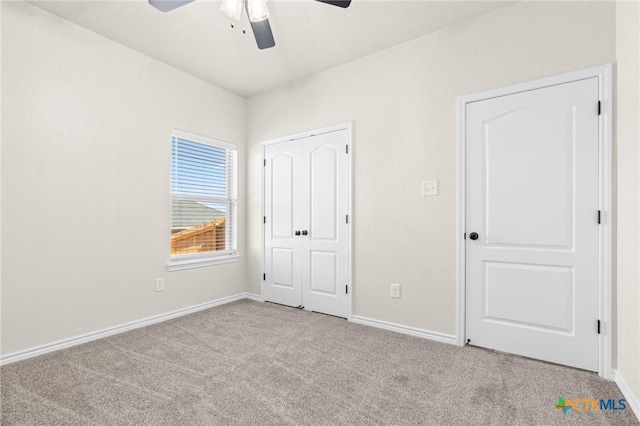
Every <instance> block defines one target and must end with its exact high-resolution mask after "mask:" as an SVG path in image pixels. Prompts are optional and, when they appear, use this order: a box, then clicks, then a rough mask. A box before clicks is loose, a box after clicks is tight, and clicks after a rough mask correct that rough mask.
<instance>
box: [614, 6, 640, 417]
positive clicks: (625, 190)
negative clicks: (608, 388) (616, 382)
mask: <svg viewBox="0 0 640 426" xmlns="http://www.w3.org/2000/svg"><path fill="white" fill-rule="evenodd" d="M639 27H640V5H639V3H638V2H637V1H633V2H630V1H618V2H616V56H617V65H616V69H617V74H616V77H617V80H616V84H617V99H616V149H617V159H618V164H617V182H618V184H617V186H618V194H617V207H618V210H617V247H616V249H617V268H616V275H617V277H616V278H617V280H616V281H617V287H616V293H617V333H616V339H617V362H616V370H617V372H618V374H619V375H620V376H622V378H623V379H624V381H625V382H626V384H627V385H628V386H629V389H630V390H631V392H633V394H634V396H635V398H636V401H638V399H637V398H639V397H640V313H639V311H640V245H639V244H640V240H639V239H640V222H639V220H640V205H639V198H640V189H639V188H640V174H639V173H638V169H639V166H640V155H639V147H640V28H639ZM638 402H640V401H638ZM639 415H640V413H639Z"/></svg>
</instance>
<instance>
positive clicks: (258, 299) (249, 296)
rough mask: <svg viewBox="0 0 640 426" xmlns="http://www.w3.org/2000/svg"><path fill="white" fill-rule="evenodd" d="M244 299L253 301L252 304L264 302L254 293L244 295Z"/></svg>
mask: <svg viewBox="0 0 640 426" xmlns="http://www.w3.org/2000/svg"><path fill="white" fill-rule="evenodd" d="M244 297H245V298H247V299H249V300H253V301H254V302H264V299H263V298H262V296H260V295H259V294H255V293H244Z"/></svg>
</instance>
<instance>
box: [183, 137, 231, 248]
mask: <svg viewBox="0 0 640 426" xmlns="http://www.w3.org/2000/svg"><path fill="white" fill-rule="evenodd" d="M236 152H237V151H236V149H235V146H234V145H232V144H228V143H225V142H220V141H216V140H214V139H210V138H207V137H203V136H198V135H192V134H189V133H186V132H182V131H177V130H174V131H173V132H172V136H171V255H172V259H174V258H181V259H191V258H201V257H212V256H224V255H233V254H235V252H236V198H237V194H236Z"/></svg>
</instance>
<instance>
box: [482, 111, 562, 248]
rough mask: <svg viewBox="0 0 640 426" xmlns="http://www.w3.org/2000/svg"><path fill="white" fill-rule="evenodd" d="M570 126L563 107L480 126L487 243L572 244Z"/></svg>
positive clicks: (518, 113)
mask: <svg viewBox="0 0 640 426" xmlns="http://www.w3.org/2000/svg"><path fill="white" fill-rule="evenodd" d="M574 123H575V111H574V109H573V108H571V107H569V106H561V107H555V108H537V107H536V108H527V109H524V108H523V109H520V110H517V111H515V112H512V113H508V114H505V115H502V116H500V117H499V118H497V119H493V120H488V121H486V122H485V123H484V126H483V127H484V129H483V132H484V143H485V144H486V146H485V147H484V149H485V154H484V160H485V170H486V176H485V179H486V180H487V181H486V184H485V188H486V191H487V203H486V209H487V211H486V212H485V216H486V220H487V233H486V238H487V244H502V245H519V246H529V247H533V246H539V247H561V248H571V247H572V246H573V208H574V200H573V185H574V158H575V134H574V133H575V132H574V129H573V125H574ZM545 127H546V128H549V129H553V131H550V132H542V131H541V130H540V129H543V128H545ZM531 177H535V178H531ZM540 188H542V189H543V190H540ZM517 223H526V224H527V226H513V224H517Z"/></svg>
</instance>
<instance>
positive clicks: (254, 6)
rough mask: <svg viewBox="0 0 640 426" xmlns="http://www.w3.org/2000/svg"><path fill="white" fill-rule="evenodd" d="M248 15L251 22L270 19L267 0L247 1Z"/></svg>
mask: <svg viewBox="0 0 640 426" xmlns="http://www.w3.org/2000/svg"><path fill="white" fill-rule="evenodd" d="M247 15H249V20H250V21H251V22H261V21H265V20H267V19H269V11H268V10H267V0H247Z"/></svg>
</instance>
